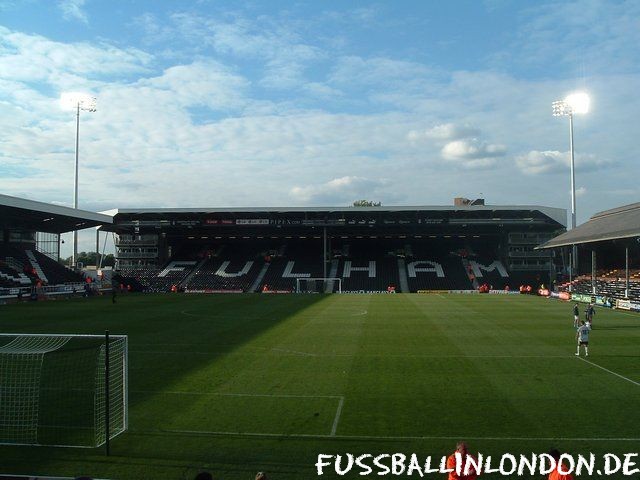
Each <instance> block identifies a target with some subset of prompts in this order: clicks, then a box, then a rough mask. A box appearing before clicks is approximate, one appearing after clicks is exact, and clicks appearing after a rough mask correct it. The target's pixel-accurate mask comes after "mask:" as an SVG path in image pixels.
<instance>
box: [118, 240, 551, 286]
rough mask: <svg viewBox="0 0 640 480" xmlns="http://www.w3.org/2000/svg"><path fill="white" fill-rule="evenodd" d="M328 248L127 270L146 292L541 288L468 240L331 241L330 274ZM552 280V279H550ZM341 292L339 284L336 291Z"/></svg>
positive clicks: (238, 246)
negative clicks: (314, 284)
mask: <svg viewBox="0 0 640 480" xmlns="http://www.w3.org/2000/svg"><path fill="white" fill-rule="evenodd" d="M322 251H323V247H322V243H321V240H319V239H317V238H314V239H311V238H308V239H293V238H292V239H279V240H278V239H274V240H261V241H260V240H246V241H244V240H243V241H240V240H238V241H236V242H235V243H234V242H230V241H227V242H225V243H220V244H215V245H206V246H203V245H198V246H194V247H185V246H183V247H182V248H181V249H179V252H180V253H178V254H177V255H174V257H173V258H172V259H170V260H169V262H167V263H166V264H165V265H164V266H163V267H162V268H157V267H144V268H141V269H126V270H122V271H121V272H120V273H121V274H122V275H123V276H124V277H125V278H131V279H135V280H137V281H138V282H140V284H141V285H142V286H144V288H145V289H146V290H148V291H156V292H162V291H165V292H166V291H169V290H170V289H171V287H172V285H176V286H177V287H178V288H179V289H184V290H187V291H195V292H198V291H205V292H211V291H233V292H257V291H262V290H263V289H265V286H266V289H265V290H268V291H284V292H286V291H295V289H296V277H300V278H320V277H323V276H327V277H334V276H335V277H338V278H341V279H342V291H343V292H386V291H387V289H388V287H389V286H393V287H395V290H396V291H397V292H416V291H418V290H472V289H475V288H477V285H478V283H487V284H489V285H492V286H493V287H494V288H496V289H503V288H504V287H505V286H507V285H509V286H510V287H511V288H512V289H517V287H518V286H519V285H520V284H522V283H525V284H531V285H533V286H534V287H537V286H539V285H540V284H541V283H542V282H543V281H546V278H547V277H546V276H545V277H544V278H545V280H543V278H542V276H541V275H542V272H516V273H512V272H508V271H507V269H506V267H505V263H503V261H502V259H501V258H500V255H499V252H497V251H496V250H495V248H492V247H489V246H487V245H484V244H483V243H482V242H480V241H478V242H476V243H475V244H474V243H473V242H469V241H468V240H463V239H449V238H434V239H431V238H430V239H421V240H420V239H411V240H408V239H376V240H375V241H372V240H371V239H367V238H362V239H360V238H355V239H354V238H344V239H342V238H341V239H336V238H334V239H332V242H331V244H330V246H329V248H328V254H329V259H328V262H327V269H326V273H325V269H324V266H323V264H322ZM545 275H546V273H545ZM333 288H334V291H336V290H337V288H338V285H337V283H336V284H335V285H333Z"/></svg>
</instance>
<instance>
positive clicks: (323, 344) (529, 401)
mask: <svg viewBox="0 0 640 480" xmlns="http://www.w3.org/2000/svg"><path fill="white" fill-rule="evenodd" d="M594 324H595V329H594V331H593V332H592V334H591V346H590V356H589V358H588V362H590V363H588V362H586V361H585V360H584V359H582V360H581V359H577V358H575V356H574V353H575V339H574V337H575V331H574V329H573V327H572V307H571V305H570V304H567V303H562V302H557V301H554V300H546V299H542V298H535V297H529V296H526V297H525V296H511V295H509V296H506V295H505V296H501V295H495V296H494V295H484V296H480V295H417V294H414V295H401V294H399V295H216V296H188V295H144V296H142V295H140V296H138V295H128V296H127V295H125V296H121V297H119V298H118V303H117V304H116V305H112V304H111V299H110V298H97V299H76V300H69V301H55V302H54V301H51V302H41V303H38V304H26V303H25V304H21V305H11V306H4V307H0V325H2V327H1V329H2V330H3V331H4V332H22V333H27V332H30V333H36V332H37V333H102V332H104V330H105V329H106V328H108V329H109V330H110V331H111V332H112V333H114V334H115V333H118V334H127V335H129V349H130V353H129V360H130V381H129V387H130V429H129V431H128V432H127V433H125V434H124V435H121V436H120V437H118V438H116V439H115V440H114V441H113V442H112V447H111V448H112V456H111V457H109V458H107V457H105V456H104V454H103V450H102V449H84V450H83V449H66V448H46V447H18V446H2V447H0V467H1V468H0V471H2V472H5V473H13V474H38V475H45V474H46V475H61V476H62V475H64V476H73V475H79V474H84V475H92V476H95V477H99V478H114V479H123V480H126V479H136V480H137V479H190V478H193V476H194V474H195V473H197V472H198V471H200V470H203V469H206V470H210V471H212V472H214V474H215V478H217V479H224V480H235V479H252V478H253V476H254V475H255V472H257V471H259V470H263V471H267V472H269V473H270V474H271V477H270V478H274V479H276V480H289V479H291V480H292V479H304V478H316V475H315V467H314V463H315V462H316V458H317V455H318V454H319V453H327V454H330V453H339V454H344V453H347V452H349V453H354V454H357V453H371V454H377V453H395V452H402V453H406V454H411V453H414V452H415V453H418V454H420V455H423V456H426V455H433V456H440V455H444V454H448V453H450V452H451V451H453V449H454V447H455V443H456V440H457V439H466V440H467V441H468V443H469V446H470V448H471V450H472V451H480V452H482V453H484V454H493V455H500V454H502V453H505V452H509V453H513V454H516V455H517V454H520V453H526V454H530V453H531V452H536V453H542V452H546V451H547V450H548V449H549V448H550V447H552V446H554V447H557V448H559V449H561V450H563V451H567V452H570V453H573V454H578V453H583V454H586V453H589V452H593V453H596V454H599V455H601V454H604V453H607V452H610V453H616V454H623V453H627V452H634V451H637V448H638V444H639V443H640V409H639V408H638V405H639V404H640V316H638V315H634V314H631V313H628V312H618V311H611V310H605V309H598V311H597V314H596V317H595V322H594ZM443 477H444V476H443V475H435V476H432V478H443ZM322 478H361V477H359V476H357V475H350V476H346V477H337V476H335V477H334V476H331V475H330V474H325V475H324V476H323V477H322ZM372 478H373V477H372ZM412 478H415V476H414V477H412ZM484 478H491V477H490V476H485V477H484ZM494 478H497V477H494ZM594 478H596V477H594ZM609 478H612V477H609Z"/></svg>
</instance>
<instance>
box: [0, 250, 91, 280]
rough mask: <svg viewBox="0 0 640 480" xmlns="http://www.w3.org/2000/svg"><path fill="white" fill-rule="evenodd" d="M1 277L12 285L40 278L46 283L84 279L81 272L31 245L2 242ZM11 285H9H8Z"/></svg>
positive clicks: (0, 253)
mask: <svg viewBox="0 0 640 480" xmlns="http://www.w3.org/2000/svg"><path fill="white" fill-rule="evenodd" d="M0 277H2V278H3V280H5V282H9V283H12V285H10V286H11V287H16V286H22V287H24V286H30V285H33V284H35V283H36V282H37V281H38V280H40V281H41V282H42V283H43V284H46V285H62V284H66V283H78V282H82V281H84V278H83V276H82V275H81V274H79V273H76V272H74V271H72V270H69V269H68V268H66V267H65V266H64V265H61V264H60V263H58V262H56V261H55V260H53V259H51V258H49V257H47V256H46V255H43V254H42V253H40V252H38V251H35V250H32V249H31V247H28V246H27V247H26V248H25V247H22V248H21V247H20V245H17V244H16V245H8V244H0ZM7 286H9V285H7Z"/></svg>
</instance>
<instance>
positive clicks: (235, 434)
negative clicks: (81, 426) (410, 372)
mask: <svg viewBox="0 0 640 480" xmlns="http://www.w3.org/2000/svg"><path fill="white" fill-rule="evenodd" d="M129 433H131V434H134V435H135V434H139V435H163V434H167V435H193V436H203V437H257V438H317V439H326V440H381V441H386V440H389V441H396V440H460V438H466V439H469V440H476V441H531V442H543V441H544V442H552V441H566V442H571V441H573V442H639V441H640V438H626V437H608V438H607V437H470V436H468V435H457V436H455V437H452V436H429V435H425V436H410V435H409V436H403V435H399V436H385V435H379V436H378V435H331V434H329V435H326V434H324V435H323V434H312V433H260V432H229V431H207V430H175V429H171V430H166V429H161V430H129Z"/></svg>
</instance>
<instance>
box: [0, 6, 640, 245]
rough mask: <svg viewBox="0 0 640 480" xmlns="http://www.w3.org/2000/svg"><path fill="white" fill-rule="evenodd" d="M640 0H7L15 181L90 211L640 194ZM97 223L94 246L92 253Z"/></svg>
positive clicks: (42, 196) (38, 195)
mask: <svg viewBox="0 0 640 480" xmlns="http://www.w3.org/2000/svg"><path fill="white" fill-rule="evenodd" d="M638 60H640V2H636V1H629V2H624V1H604V0H585V1H579V2H539V1H536V2H524V1H518V2H508V1H504V0H487V1H484V2H483V1H447V2H444V1H442V2H440V1H415V2H414V1H393V2H391V1H389V2H343V1H313V2H295V3H294V2H285V1H278V2H276V1H253V2H237V1H234V2H224V1H219V0H218V1H205V0H202V1H192V2H187V1H184V2H178V1H173V2H163V1H157V0H155V1H136V2H132V1H115V0H111V1H98V0H60V1H53V0H48V1H38V0H23V1H19V0H0V145H1V148H0V192H2V193H4V194H8V195H15V196H19V197H26V198H32V199H36V200H40V201H45V202H53V203H58V204H63V205H71V204H72V202H73V173H74V172H73V165H74V150H73V148H74V135H75V122H74V120H75V119H74V113H73V112H69V111H65V110H63V109H61V108H60V105H59V101H58V100H59V97H60V94H61V93H62V92H66V91H84V92H89V93H91V94H93V95H95V96H96V97H97V98H98V111H97V112H95V113H83V114H82V115H81V127H80V128H81V133H80V162H81V169H80V207H81V208H85V209H88V210H106V209H110V208H114V207H152V206H153V207H190V206H194V207H195V206H199V207H202V206H207V207H216V206H220V207H226V206H283V205H285V206H286V205H294V206H304V205H349V204H350V203H351V202H352V201H353V200H356V199H359V198H368V199H371V200H376V201H382V202H383V204H385V205H393V204H398V205H433V204H436V205H441V204H450V203H451V202H452V199H453V197H455V196H467V197H471V198H475V197H479V196H484V197H485V198H486V199H487V202H488V203H491V204H541V205H549V206H555V207H564V208H569V205H570V196H569V167H568V147H569V142H568V121H567V119H566V118H554V117H552V116H551V102H553V101H554V100H558V99H562V98H564V96H565V95H567V94H568V93H570V92H572V91H575V90H586V91H588V92H589V94H590V95H591V97H592V108H591V111H590V112H589V114H588V115H585V116H580V117H576V119H575V139H576V177H577V181H576V183H577V191H578V222H579V223H581V222H583V221H585V220H586V219H588V217H589V216H590V215H592V214H593V213H595V212H597V211H600V210H603V209H606V208H610V207H614V206H618V205H622V204H626V203H632V202H635V201H638V200H639V196H640V195H639V193H640V188H639V187H638V181H637V175H638V166H637V156H636V153H635V148H634V147H635V139H636V137H637V132H638V128H637V125H636V120H635V119H636V118H637V116H638V113H639V110H640V100H639V99H638V94H637V88H638V85H640V75H639V73H640V62H638ZM90 245H91V240H88V241H87V248H91V246H90Z"/></svg>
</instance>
